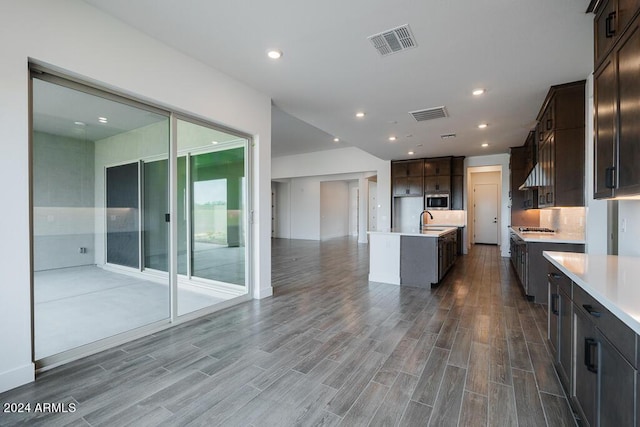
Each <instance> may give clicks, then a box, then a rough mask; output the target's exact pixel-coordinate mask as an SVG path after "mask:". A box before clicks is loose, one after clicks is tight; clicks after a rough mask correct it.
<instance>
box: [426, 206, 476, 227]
mask: <svg viewBox="0 0 640 427" xmlns="http://www.w3.org/2000/svg"><path fill="white" fill-rule="evenodd" d="M429 212H431V214H432V215H433V219H429V220H428V223H429V224H436V225H437V224H443V225H455V226H466V225H467V211H453V210H451V211H450V210H435V209H433V210H430V211H429Z"/></svg>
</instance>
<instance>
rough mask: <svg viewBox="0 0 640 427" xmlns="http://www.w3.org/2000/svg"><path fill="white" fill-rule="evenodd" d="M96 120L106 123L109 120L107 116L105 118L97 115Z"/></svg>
mask: <svg viewBox="0 0 640 427" xmlns="http://www.w3.org/2000/svg"><path fill="white" fill-rule="evenodd" d="M98 121H99V122H100V123H107V122H108V121H109V120H107V118H106V117H98Z"/></svg>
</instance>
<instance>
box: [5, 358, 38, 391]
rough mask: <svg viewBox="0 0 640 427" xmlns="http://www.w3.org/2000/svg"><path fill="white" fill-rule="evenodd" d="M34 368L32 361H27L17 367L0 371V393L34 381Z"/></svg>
mask: <svg viewBox="0 0 640 427" xmlns="http://www.w3.org/2000/svg"><path fill="white" fill-rule="evenodd" d="M35 379H36V368H35V366H34V364H33V363H28V364H26V365H24V366H20V367H19V368H16V369H12V370H10V371H5V372H2V373H0V393H2V392H5V391H7V390H11V389H13V388H16V387H19V386H21V385H23V384H27V383H30V382H33V381H35Z"/></svg>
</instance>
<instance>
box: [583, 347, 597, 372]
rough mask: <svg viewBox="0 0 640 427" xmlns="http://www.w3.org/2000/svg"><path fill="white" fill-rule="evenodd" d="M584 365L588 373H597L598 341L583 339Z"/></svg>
mask: <svg viewBox="0 0 640 427" xmlns="http://www.w3.org/2000/svg"><path fill="white" fill-rule="evenodd" d="M584 364H585V366H586V367H587V369H588V370H589V371H590V372H593V373H596V374H597V373H598V341H596V340H594V339H593V338H585V339H584Z"/></svg>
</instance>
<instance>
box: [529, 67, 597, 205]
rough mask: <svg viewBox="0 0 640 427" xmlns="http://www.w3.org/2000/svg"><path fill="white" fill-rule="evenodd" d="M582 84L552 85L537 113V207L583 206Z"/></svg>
mask: <svg viewBox="0 0 640 427" xmlns="http://www.w3.org/2000/svg"><path fill="white" fill-rule="evenodd" d="M584 117H585V81H584V80H582V81H578V82H573V83H566V84H562V85H557V86H552V87H551V88H550V89H549V93H548V94H547V98H546V99H545V102H544V103H543V104H542V108H541V109H540V113H539V114H538V126H537V128H536V134H537V138H536V139H537V144H538V154H537V163H538V170H539V172H540V176H539V177H538V183H537V184H538V187H537V189H538V207H539V208H545V207H554V206H584V182H585V169H584V158H585V157H584V156H585V150H584V145H585V142H584V127H585V122H584Z"/></svg>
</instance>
